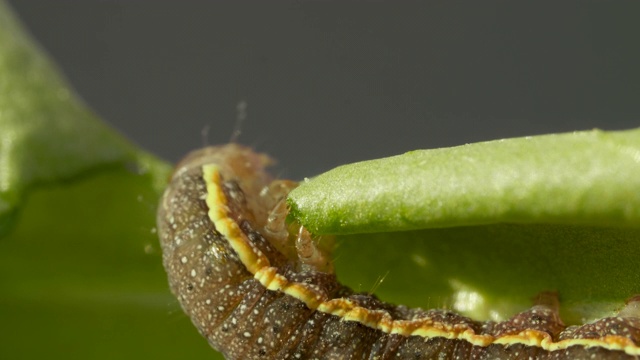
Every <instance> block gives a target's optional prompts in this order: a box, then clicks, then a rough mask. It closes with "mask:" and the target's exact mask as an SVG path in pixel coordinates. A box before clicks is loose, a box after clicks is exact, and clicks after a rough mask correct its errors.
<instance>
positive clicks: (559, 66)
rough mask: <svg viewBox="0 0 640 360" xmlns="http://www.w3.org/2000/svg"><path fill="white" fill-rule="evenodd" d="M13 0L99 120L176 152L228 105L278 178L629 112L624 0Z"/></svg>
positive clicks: (630, 61) (213, 131)
mask: <svg viewBox="0 0 640 360" xmlns="http://www.w3.org/2000/svg"><path fill="white" fill-rule="evenodd" d="M10 3H11V4H12V5H13V7H14V8H15V10H16V11H17V13H18V14H19V16H20V17H21V18H22V20H23V21H24V22H25V24H26V25H27V26H28V28H29V29H30V31H31V32H32V33H33V35H34V37H35V38H36V39H37V40H38V41H39V42H40V43H41V44H42V46H43V47H44V48H45V49H46V50H47V51H48V52H49V53H50V54H51V56H52V57H53V58H54V60H55V61H56V62H57V63H58V64H59V66H60V67H61V68H62V70H63V72H64V73H65V74H66V75H67V77H68V79H69V80H70V82H71V83H72V84H73V86H74V87H75V88H76V90H77V92H78V93H79V94H80V95H81V96H82V97H83V98H84V99H85V100H86V102H87V103H89V104H90V105H91V106H92V107H93V108H94V109H95V111H96V112H97V113H98V114H100V115H101V116H102V117H103V118H104V119H106V120H107V121H108V122H110V123H111V124H112V125H113V126H114V127H115V128H117V129H118V130H119V131H121V132H122V133H124V134H125V135H126V136H127V137H129V138H130V139H131V140H132V141H134V142H136V143H138V144H139V145H141V146H143V147H144V148H146V149H148V150H150V151H151V152H153V153H155V154H157V155H159V156H161V157H163V158H165V159H167V160H169V161H173V162H175V161H177V160H178V159H179V158H180V157H181V156H182V155H184V154H185V153H186V152H188V151H189V150H191V149H193V148H197V147H200V146H202V145H203V144H204V143H209V144H217V143H224V142H228V141H229V139H230V138H231V136H232V133H233V132H234V128H235V126H236V123H237V121H236V119H237V118H238V114H237V113H238V112H237V107H238V105H239V104H241V103H244V104H246V120H245V121H244V122H243V123H242V124H241V129H242V134H241V135H240V137H239V140H238V141H239V142H242V143H245V144H248V145H252V146H254V147H256V148H257V149H259V150H262V151H265V152H268V153H270V154H272V155H273V156H274V157H276V158H277V159H279V160H280V165H279V168H278V171H279V172H280V174H281V176H285V177H292V178H302V177H304V176H311V175H313V174H316V173H319V172H323V171H325V170H328V169H329V168H332V167H334V166H336V165H339V164H342V163H347V162H353V161H358V160H364V159H371V158H377V157H383V156H389V155H395V154H398V153H402V152H405V151H408V150H412V149H417V148H436V147H444V146H455V145H461V144H464V143H470V142H477V141H484V140H492V139H498V138H504V137H514V136H526V135H536V134H544V133H550V132H565V131H573V130H586V129H592V128H601V129H607V130H614V129H626V128H631V127H636V126H638V120H639V119H640V101H639V99H640V68H639V64H640V46H638V34H640V22H638V21H637V14H638V13H639V10H640V5H638V3H632V2H615V3H611V2H581V3H580V6H576V4H571V3H567V2H562V3H556V2H549V3H547V2H530V3H528V4H523V3H521V2H517V3H512V2H491V1H489V2H486V1H484V2H471V1H468V2H444V3H443V2H427V3H417V2H403V3H393V4H391V3H379V2H376V3H367V4H364V3H338V2H277V3H271V4H263V3H258V2H247V1H240V2H230V1H229V2H220V1H215V2H204V1H181V2H177V1H172V2H169V1H153V2H151V1H70V0H57V1H50V0H28V1H27V0H19V1H18V0H12V1H10ZM203 133H204V134H205V135H203Z"/></svg>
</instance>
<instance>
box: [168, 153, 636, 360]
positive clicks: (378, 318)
mask: <svg viewBox="0 0 640 360" xmlns="http://www.w3.org/2000/svg"><path fill="white" fill-rule="evenodd" d="M270 162H271V160H270V159H269V157H268V156H266V155H263V154H259V153H256V152H254V151H253V150H251V149H249V148H247V147H243V146H240V145H237V144H228V145H224V146H218V147H207V148H204V149H200V150H197V151H194V152H192V153H191V154H189V155H188V156H187V157H186V158H185V159H184V160H182V161H181V162H180V163H179V164H178V166H177V168H176V170H175V172H174V174H173V177H172V179H171V183H170V185H169V187H168V188H167V190H166V192H165V194H164V196H163V198H162V200H161V204H160V207H159V212H158V229H159V234H160V241H161V244H162V249H163V259H164V267H165V269H166V271H167V274H168V277H169V284H170V287H171V290H172V292H173V293H174V294H175V296H176V297H177V298H178V300H179V302H180V304H181V305H182V308H183V309H184V311H185V312H186V313H187V314H188V315H189V317H190V318H191V320H192V321H193V323H194V324H195V326H196V327H197V328H198V330H199V331H200V333H201V334H202V335H203V336H204V337H205V338H206V339H207V340H208V341H209V343H210V344H211V346H213V347H214V348H215V349H217V350H218V351H220V352H221V353H222V354H224V356H225V357H226V358H227V359H247V360H250V359H278V360H279V359H381V360H382V359H413V360H418V359H640V297H635V298H632V299H631V300H629V301H628V303H627V305H626V306H625V308H624V309H623V310H621V311H620V313H619V314H618V316H615V317H609V318H603V319H600V320H598V321H596V322H593V323H589V324H585V325H582V326H570V327H566V326H565V325H564V324H563V323H562V320H561V319H560V317H559V315H558V308H557V298H556V297H555V296H554V295H553V294H541V296H540V297H539V300H538V301H537V302H536V304H534V306H533V307H532V308H531V309H529V310H526V311H524V312H522V313H519V314H517V315H515V316H514V317H512V318H511V319H509V320H507V321H504V322H497V323H496V322H479V321H474V320H472V319H469V318H467V317H464V316H461V315H458V314H456V313H453V312H450V311H446V310H422V309H411V308H407V307H404V306H395V305H391V304H388V303H385V302H383V301H380V300H379V299H377V298H376V297H375V296H373V295H370V294H362V293H357V292H354V291H352V290H351V289H349V288H347V287H346V286H343V285H341V284H340V283H339V282H338V281H337V279H336V275H335V274H334V273H333V268H332V265H331V259H330V258H331V256H330V250H331V246H330V239H324V240H323V241H321V242H320V243H318V242H317V241H315V240H314V239H312V238H311V235H310V234H309V233H308V232H307V231H306V230H305V229H304V228H303V227H301V226H300V225H297V224H295V223H294V224H291V223H287V222H285V218H286V215H287V213H286V212H287V208H286V204H285V203H284V199H285V198H286V195H287V193H288V191H289V190H291V189H292V188H293V187H295V183H294V182H290V181H282V180H276V181H274V180H273V179H272V178H271V177H270V176H269V175H268V174H267V172H266V171H265V168H266V167H267V166H268V165H269V164H270ZM318 244H319V245H318ZM323 244H324V245H323Z"/></svg>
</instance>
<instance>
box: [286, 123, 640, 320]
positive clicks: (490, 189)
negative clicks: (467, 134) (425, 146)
mask: <svg viewBox="0 0 640 360" xmlns="http://www.w3.org/2000/svg"><path fill="white" fill-rule="evenodd" d="M289 203H290V206H291V209H292V210H291V214H292V216H293V217H295V218H297V220H298V221H300V222H301V223H302V224H303V225H305V226H306V227H307V228H308V229H310V230H311V231H312V232H314V233H315V234H338V235H341V236H340V240H341V242H340V244H341V245H340V249H339V255H338V266H337V273H338V275H339V276H341V278H342V279H343V280H344V281H345V282H346V283H348V284H352V285H354V284H355V285H356V287H357V286H359V284H370V285H369V286H372V285H371V284H374V283H375V282H376V277H380V276H384V275H385V272H384V271H386V270H388V271H389V275H388V276H387V279H386V282H385V283H383V284H382V285H381V286H380V287H379V289H378V291H377V293H378V294H379V295H381V297H382V298H384V299H385V300H389V299H391V300H393V301H395V302H400V303H405V304H411V305H420V306H423V307H434V306H438V307H442V306H448V307H453V308H454V309H457V310H459V311H462V312H465V313H466V314H469V315H472V316H474V317H479V318H495V319H499V318H504V317H506V316H509V315H510V314H513V312H514V311H516V310H519V309H522V308H524V307H527V306H528V305H530V303H531V302H530V301H531V300H530V299H531V298H532V297H534V296H535V295H536V293H539V292H541V291H548V290H555V291H558V292H559V294H560V298H561V301H562V305H563V308H562V311H563V314H562V315H563V318H564V319H565V320H567V321H568V322H579V321H583V320H585V319H590V318H594V317H601V316H604V315H607V314H610V313H611V312H613V311H614V310H615V309H616V307H619V306H620V305H621V304H622V302H623V301H624V300H625V299H626V298H628V297H630V296H632V295H634V294H638V293H640V273H639V272H638V271H637V259H638V258H640V246H638V245H639V244H640V130H629V131H621V132H603V131H598V130H594V131H587V132H576V133H571V134H559V135H547V136H538V137H527V138H520V139H509V140H500V141H492V142H485V143H478V144H470V145H465V146H460V147H454V148H447V149H436V150H419V151H412V152H409V153H407V154H404V155H400V156H395V157H390V158H385V159H379V160H372V161H365V162H361V163H356V164H350V165H345V166H341V167H338V168H336V169H333V170H331V171H328V172H327V173H324V174H322V175H319V176H318V177H316V178H313V179H311V180H307V181H305V182H304V183H302V184H301V185H300V186H299V187H298V188H296V189H295V190H294V191H293V192H291V194H290V195H289ZM420 229H422V230H420ZM409 230H411V231H409ZM347 234H359V235H347ZM340 253H342V255H340ZM352 268H358V269H359V270H360V271H353V270H350V269H352ZM380 269H384V270H380ZM386 284H389V285H386ZM418 284H419V285H418ZM361 290H365V291H366V290H368V289H367V286H366V285H363V288H361Z"/></svg>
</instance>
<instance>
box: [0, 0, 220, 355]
mask: <svg viewBox="0 0 640 360" xmlns="http://www.w3.org/2000/svg"><path fill="white" fill-rule="evenodd" d="M169 173H170V166H169V165H168V164H166V163H164V162H162V161H160V160H158V159H156V158H154V157H153V156H151V155H149V154H146V153H145V152H143V151H140V150H138V149H136V148H135V147H134V146H133V145H131V144H130V143H129V142H127V141H126V140H125V139H124V138H122V136H120V135H119V134H117V133H116V132H114V131H113V130H112V129H110V128H109V127H108V126H107V125H105V124H104V123H102V122H101V121H99V120H98V119H97V117H96V116H95V115H94V114H93V113H92V112H91V111H90V110H89V109H88V108H87V107H86V106H85V105H84V104H82V102H81V101H79V100H78V99H77V98H76V97H75V95H74V94H73V93H72V91H71V90H70V89H69V88H68V86H67V84H66V83H65V81H64V80H63V79H62V78H61V77H60V76H59V75H58V73H57V71H56V70H55V69H54V68H53V66H52V65H51V63H50V61H49V60H48V59H47V58H46V57H45V56H43V54H42V53H41V52H40V51H39V49H37V47H36V46H34V45H33V43H32V42H31V40H30V39H29V37H28V36H27V35H25V33H24V31H23V29H22V28H21V26H20V25H19V23H18V22H17V21H16V20H15V18H14V16H13V14H12V13H11V11H10V9H9V8H8V7H7V5H6V4H5V3H4V2H2V1H0V319H1V320H0V333H1V334H2V337H1V340H0V358H1V359H38V358H43V359H46V358H70V359H116V358H117V359H140V358H147V357H152V358H155V359H174V358H180V357H185V351H187V354H188V357H189V358H191V359H197V358H201V359H205V358H206V359H211V358H216V356H215V353H214V352H213V351H212V350H211V349H210V348H209V346H208V345H207V343H206V341H205V340H204V339H203V338H202V337H200V336H199V335H198V333H197V331H196V330H195V328H194V327H193V326H192V325H191V321H190V320H189V319H188V318H187V317H186V316H185V315H184V314H183V313H182V311H181V310H180V308H179V305H178V303H177V301H176V300H175V298H174V297H173V296H172V295H171V294H170V292H169V290H168V286H167V280H166V275H165V273H164V270H163V269H162V259H161V254H160V250H159V246H158V240H157V236H156V234H155V232H154V229H155V208H156V204H157V202H158V199H159V196H160V194H161V191H162V188H163V187H164V185H165V183H166V180H167V179H168V176H169ZM212 355H214V356H212ZM217 358H221V357H219V356H218V357H217Z"/></svg>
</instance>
